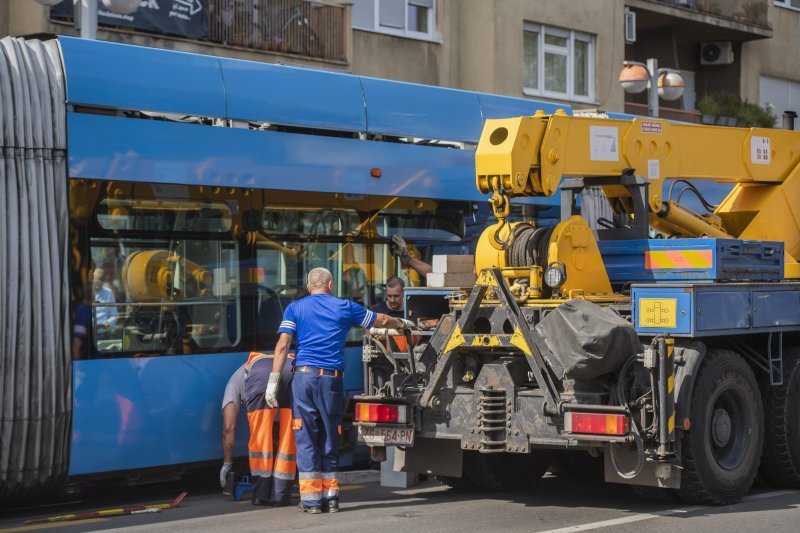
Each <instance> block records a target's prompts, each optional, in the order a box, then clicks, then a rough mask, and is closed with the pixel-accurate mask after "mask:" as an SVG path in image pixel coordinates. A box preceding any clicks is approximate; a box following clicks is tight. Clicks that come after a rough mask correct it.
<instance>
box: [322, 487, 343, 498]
mask: <svg viewBox="0 0 800 533" xmlns="http://www.w3.org/2000/svg"><path fill="white" fill-rule="evenodd" d="M322 497H323V498H338V497H339V489H327V490H323V491H322Z"/></svg>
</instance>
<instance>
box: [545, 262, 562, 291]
mask: <svg viewBox="0 0 800 533" xmlns="http://www.w3.org/2000/svg"><path fill="white" fill-rule="evenodd" d="M565 281H567V266H566V265H565V264H564V263H561V262H555V263H550V264H549V265H548V266H547V270H545V271H544V283H545V285H547V286H548V287H550V288H551V289H553V290H557V289H558V288H559V287H561V286H562V285H563V284H564V282H565Z"/></svg>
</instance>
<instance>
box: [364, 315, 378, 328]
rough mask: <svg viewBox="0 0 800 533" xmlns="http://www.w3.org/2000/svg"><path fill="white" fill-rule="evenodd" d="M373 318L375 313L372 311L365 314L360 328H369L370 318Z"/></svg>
mask: <svg viewBox="0 0 800 533" xmlns="http://www.w3.org/2000/svg"><path fill="white" fill-rule="evenodd" d="M374 316H375V313H373V312H372V311H367V314H366V315H364V320H362V321H361V327H362V328H365V327H367V326H369V324H370V322H371V321H372V317H374Z"/></svg>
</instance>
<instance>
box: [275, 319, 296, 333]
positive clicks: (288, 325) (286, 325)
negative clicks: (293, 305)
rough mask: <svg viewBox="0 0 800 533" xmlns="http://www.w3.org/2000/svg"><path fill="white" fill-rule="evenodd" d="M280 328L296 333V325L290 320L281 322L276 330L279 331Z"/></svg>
mask: <svg viewBox="0 0 800 533" xmlns="http://www.w3.org/2000/svg"><path fill="white" fill-rule="evenodd" d="M281 328H285V329H291V330H295V331H296V330H297V324H295V323H294V322H292V321H291V320H284V321H283V322H281V325H280V326H278V329H281Z"/></svg>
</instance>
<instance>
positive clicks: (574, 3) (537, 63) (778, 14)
mask: <svg viewBox="0 0 800 533" xmlns="http://www.w3.org/2000/svg"><path fill="white" fill-rule="evenodd" d="M41 1H46V0H41ZM52 1H53V0H51V2H52ZM65 4H66V5H67V7H69V9H67V8H65ZM187 5H191V6H192V7H191V8H190V11H189V13H192V11H194V13H192V17H193V20H194V22H192V23H191V24H189V23H186V24H184V25H183V26H180V25H178V26H175V25H170V23H164V22H163V21H164V20H165V16H164V15H165V13H171V12H170V11H169V10H171V9H176V8H180V9H186V7H185V6H187ZM182 6H183V7H182ZM111 15H112V14H109V13H107V12H104V11H101V16H100V29H99V31H98V38H99V39H103V40H109V41H117V42H124V43H131V44H138V45H144V46H155V47H162V48H168V49H175V50H184V51H191V52H198V53H206V54H212V55H220V56H228V57H237V58H243V59H250V60H256V61H266V62H282V63H288V64H296V65H306V66H313V67H322V68H330V69H336V70H342V71H348V72H353V73H356V74H360V75H367V76H375V77H380V78H389V79H396V80H403V81H409V82H416V83H425V84H431V85H441V86H446V87H453V88H460V89H467V90H476V91H486V92H491V93H498V94H504V95H509V96H516V97H530V98H535V99H540V100H548V101H554V102H563V103H565V104H568V105H571V106H573V107H575V108H591V109H603V110H607V111H626V112H629V113H635V114H646V112H647V106H646V100H645V99H644V96H642V95H634V96H631V95H626V94H625V93H624V92H623V90H622V89H621V87H620V85H619V83H618V81H617V80H618V74H619V71H620V68H621V67H622V63H623V61H624V60H626V59H627V60H636V61H644V60H646V59H647V58H651V57H652V58H656V59H658V61H659V64H660V66H662V67H670V68H674V69H677V70H680V71H681V73H682V74H683V77H684V79H685V80H686V84H687V89H686V92H685V94H684V96H683V98H681V99H680V100H678V101H674V102H662V116H665V117H667V118H674V119H679V120H687V121H692V122H699V121H700V120H701V116H700V113H699V112H698V111H697V110H696V109H695V108H696V103H697V101H698V100H699V99H700V98H702V96H703V95H705V94H708V93H720V92H732V93H734V94H740V95H741V96H742V97H743V98H745V99H747V100H750V101H752V102H756V103H760V104H761V105H763V106H767V107H769V108H770V109H772V110H774V112H775V113H776V114H778V115H779V114H780V113H781V112H782V111H783V110H784V109H791V108H792V107H791V106H794V107H795V108H797V107H798V103H797V102H798V101H799V100H800V75H798V74H796V73H798V72H800V69H798V68H797V67H798V65H797V64H796V63H798V62H800V57H799V56H798V55H797V54H794V53H792V52H793V51H794V48H795V43H794V41H795V40H796V38H797V35H798V26H799V25H800V0H347V1H326V0H142V1H141V3H140V6H139V9H138V10H137V12H136V13H134V14H133V15H132V16H131V17H129V18H130V20H129V19H128V18H120V17H112V16H111ZM74 18H75V17H74V13H73V12H72V9H71V6H70V0H63V1H62V2H61V3H60V4H57V5H56V6H54V7H46V6H43V5H40V4H39V3H37V1H35V0H0V35H6V34H12V35H40V34H66V35H77V34H78V30H77V29H76V27H75V23H74V21H73V19H74ZM168 18H169V17H168Z"/></svg>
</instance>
